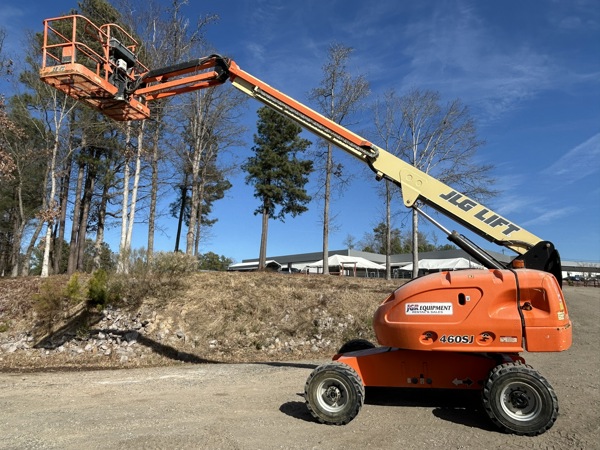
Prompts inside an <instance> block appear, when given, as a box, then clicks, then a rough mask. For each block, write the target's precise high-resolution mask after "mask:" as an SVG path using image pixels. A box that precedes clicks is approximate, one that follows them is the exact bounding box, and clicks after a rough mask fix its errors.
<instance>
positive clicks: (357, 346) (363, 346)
mask: <svg viewBox="0 0 600 450" xmlns="http://www.w3.org/2000/svg"><path fill="white" fill-rule="evenodd" d="M369 348H375V344H373V343H372V342H370V341H367V340H366V339H352V340H350V341H348V342H346V343H345V344H344V345H342V346H341V347H340V349H339V350H338V354H339V355H342V354H344V353H350V352H356V351H358V350H367V349H369Z"/></svg>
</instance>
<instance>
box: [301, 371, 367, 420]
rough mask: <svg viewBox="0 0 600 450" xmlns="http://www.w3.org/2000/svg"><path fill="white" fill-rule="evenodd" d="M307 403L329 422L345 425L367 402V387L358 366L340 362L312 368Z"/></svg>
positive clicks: (313, 411) (306, 387) (307, 389)
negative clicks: (358, 372)
mask: <svg viewBox="0 0 600 450" xmlns="http://www.w3.org/2000/svg"><path fill="white" fill-rule="evenodd" d="M304 398H305V400H306V406H307V407H308V410H309V411H310V413H311V414H312V416H313V417H314V418H315V419H317V420H318V421H319V422H321V423H325V424H328V425H345V424H347V423H348V422H350V421H351V420H352V419H354V418H355V417H356V415H357V414H358V413H359V411H360V409H361V408H362V406H363V404H364V402H365V387H364V386H363V383H362V380H361V379H360V377H359V376H358V374H357V373H356V372H355V370H354V369H353V368H352V367H350V366H348V365H346V364H342V363H339V362H332V363H328V364H323V365H321V366H319V367H317V368H316V369H315V370H313V371H312V373H311V374H310V376H309V377H308V379H307V380H306V385H305V386H304Z"/></svg>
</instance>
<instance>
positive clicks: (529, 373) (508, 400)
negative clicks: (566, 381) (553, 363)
mask: <svg viewBox="0 0 600 450" xmlns="http://www.w3.org/2000/svg"><path fill="white" fill-rule="evenodd" d="M482 395H483V406H484V408H485V410H486V412H487V414H488V416H489V417H490V419H492V421H493V422H494V423H495V424H496V425H497V426H498V427H500V429H502V430H503V431H504V432H508V433H514V434H518V435H526V436H536V435H538V434H542V433H544V432H546V431H547V430H549V429H550V428H551V427H552V425H554V422H555V421H556V418H557V417H558V399H557V397H556V393H555V392H554V389H552V386H550V383H548V381H547V380H546V379H545V378H544V377H542V376H541V375H540V374H539V373H538V372H537V371H535V370H534V369H533V368H532V367H531V366H528V365H524V364H521V363H520V362H515V363H507V364H501V365H499V366H496V367H495V368H494V369H493V370H492V371H491V373H490V376H489V377H488V379H487V381H486V383H485V386H484V388H483V393H482Z"/></svg>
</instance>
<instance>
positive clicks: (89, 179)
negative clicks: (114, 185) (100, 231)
mask: <svg viewBox="0 0 600 450" xmlns="http://www.w3.org/2000/svg"><path fill="white" fill-rule="evenodd" d="M90 158H91V161H90V162H89V163H88V165H87V166H88V170H87V175H86V178H85V183H84V188H83V199H82V201H81V215H80V217H79V238H78V239H77V264H76V266H75V267H76V269H77V270H83V269H84V267H83V263H84V255H85V246H86V235H87V229H88V222H89V217H90V209H91V206H92V197H93V194H94V187H95V186H96V176H97V173H98V170H97V169H98V167H97V158H98V152H97V151H96V150H93V151H92V153H90Z"/></svg>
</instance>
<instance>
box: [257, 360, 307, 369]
mask: <svg viewBox="0 0 600 450" xmlns="http://www.w3.org/2000/svg"><path fill="white" fill-rule="evenodd" d="M253 364H262V365H265V366H272V367H293V368H295V369H311V370H312V369H315V368H317V366H318V364H310V363H301V362H293V361H285V362H281V361H267V362H255V363H253Z"/></svg>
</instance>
